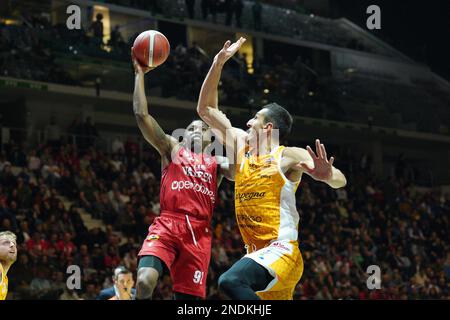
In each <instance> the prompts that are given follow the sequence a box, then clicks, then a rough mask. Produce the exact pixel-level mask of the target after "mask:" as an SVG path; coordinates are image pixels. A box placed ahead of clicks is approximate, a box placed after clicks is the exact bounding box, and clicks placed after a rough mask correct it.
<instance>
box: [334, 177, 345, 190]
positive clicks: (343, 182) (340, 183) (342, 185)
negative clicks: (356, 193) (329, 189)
mask: <svg viewBox="0 0 450 320" xmlns="http://www.w3.org/2000/svg"><path fill="white" fill-rule="evenodd" d="M346 185H347V179H346V178H345V177H344V176H342V179H341V180H340V181H339V184H338V185H337V187H336V189H339V188H344V187H345V186H346Z"/></svg>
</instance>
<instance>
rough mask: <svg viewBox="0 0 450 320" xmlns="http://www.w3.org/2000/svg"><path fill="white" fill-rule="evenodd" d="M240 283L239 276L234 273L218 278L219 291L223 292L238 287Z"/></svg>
mask: <svg viewBox="0 0 450 320" xmlns="http://www.w3.org/2000/svg"><path fill="white" fill-rule="evenodd" d="M240 283H241V281H240V279H239V276H238V275H237V274H235V273H231V272H225V273H224V274H222V275H221V276H220V277H219V289H220V290H222V291H224V292H227V291H229V290H230V289H232V288H234V287H237V286H239V284H240Z"/></svg>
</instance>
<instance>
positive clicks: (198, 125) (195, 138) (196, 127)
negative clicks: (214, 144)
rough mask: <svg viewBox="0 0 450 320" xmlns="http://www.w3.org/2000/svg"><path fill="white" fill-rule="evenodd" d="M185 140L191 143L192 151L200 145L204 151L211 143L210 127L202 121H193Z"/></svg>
mask: <svg viewBox="0 0 450 320" xmlns="http://www.w3.org/2000/svg"><path fill="white" fill-rule="evenodd" d="M184 139H185V140H186V141H188V142H189V143H190V146H191V149H192V148H194V145H199V146H201V147H202V150H203V148H204V147H206V145H208V144H209V143H210V142H211V135H210V130H209V127H208V126H207V125H206V124H205V123H204V122H203V121H201V120H195V121H192V123H191V124H190V125H189V126H188V127H187V129H186V133H185V136H184Z"/></svg>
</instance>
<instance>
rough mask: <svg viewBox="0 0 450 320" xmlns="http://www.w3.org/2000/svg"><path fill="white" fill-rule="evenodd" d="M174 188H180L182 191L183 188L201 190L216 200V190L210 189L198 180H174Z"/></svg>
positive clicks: (172, 186) (212, 199)
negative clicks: (197, 181)
mask: <svg viewBox="0 0 450 320" xmlns="http://www.w3.org/2000/svg"><path fill="white" fill-rule="evenodd" d="M171 188H172V190H178V191H181V190H183V189H185V190H194V191H195V192H200V193H201V194H204V195H207V196H209V197H211V201H212V203H214V202H215V200H216V197H215V195H214V192H213V191H211V190H209V189H208V188H207V187H205V186H204V185H202V184H198V183H196V182H192V181H173V182H172V185H171Z"/></svg>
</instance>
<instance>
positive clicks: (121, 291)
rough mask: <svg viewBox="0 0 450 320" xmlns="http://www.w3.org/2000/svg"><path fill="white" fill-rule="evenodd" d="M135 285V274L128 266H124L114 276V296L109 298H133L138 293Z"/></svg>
mask: <svg viewBox="0 0 450 320" xmlns="http://www.w3.org/2000/svg"><path fill="white" fill-rule="evenodd" d="M133 286H134V280H133V274H132V273H131V271H130V270H128V269H127V268H125V267H122V268H121V269H120V271H119V272H117V276H116V277H115V278H114V296H113V297H111V298H110V299H108V300H133V299H134V296H135V294H136V293H135V292H134V290H133Z"/></svg>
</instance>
